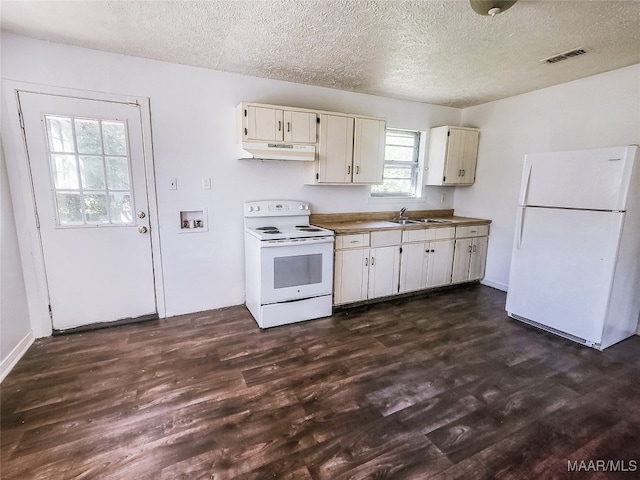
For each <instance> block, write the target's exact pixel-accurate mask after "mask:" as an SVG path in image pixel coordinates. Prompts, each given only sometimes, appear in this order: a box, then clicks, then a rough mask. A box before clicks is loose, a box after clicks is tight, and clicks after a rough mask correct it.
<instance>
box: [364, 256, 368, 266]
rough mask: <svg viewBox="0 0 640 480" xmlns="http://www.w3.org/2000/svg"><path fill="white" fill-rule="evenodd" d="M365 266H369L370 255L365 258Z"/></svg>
mask: <svg viewBox="0 0 640 480" xmlns="http://www.w3.org/2000/svg"><path fill="white" fill-rule="evenodd" d="M364 266H365V267H368V266H369V258H368V257H365V259H364Z"/></svg>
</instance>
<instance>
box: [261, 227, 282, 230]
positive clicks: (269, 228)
mask: <svg viewBox="0 0 640 480" xmlns="http://www.w3.org/2000/svg"><path fill="white" fill-rule="evenodd" d="M256 230H278V227H257V228H256Z"/></svg>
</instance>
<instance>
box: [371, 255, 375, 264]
mask: <svg viewBox="0 0 640 480" xmlns="http://www.w3.org/2000/svg"><path fill="white" fill-rule="evenodd" d="M374 260H375V259H374V258H373V257H371V265H373V261H374Z"/></svg>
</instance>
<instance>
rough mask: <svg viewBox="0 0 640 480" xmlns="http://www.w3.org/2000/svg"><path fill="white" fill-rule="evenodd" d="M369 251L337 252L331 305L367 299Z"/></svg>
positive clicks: (359, 249)
mask: <svg viewBox="0 0 640 480" xmlns="http://www.w3.org/2000/svg"><path fill="white" fill-rule="evenodd" d="M368 275H369V249H368V248H355V249H353V250H337V251H336V257H335V275H334V282H335V283H334V292H333V303H334V304H336V305H340V304H342V303H350V302H359V301H360V300H365V299H366V298H367V287H368V285H367V279H368Z"/></svg>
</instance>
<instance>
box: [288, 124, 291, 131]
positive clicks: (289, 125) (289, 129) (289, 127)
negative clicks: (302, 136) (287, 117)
mask: <svg viewBox="0 0 640 480" xmlns="http://www.w3.org/2000/svg"><path fill="white" fill-rule="evenodd" d="M290 131H291V122H287V132H290Z"/></svg>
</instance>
